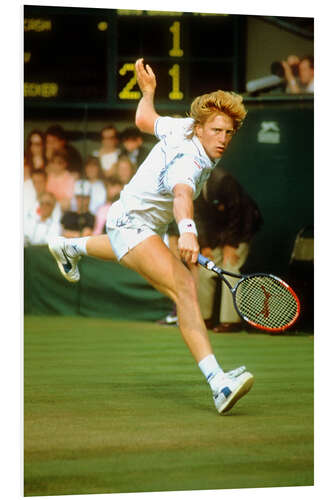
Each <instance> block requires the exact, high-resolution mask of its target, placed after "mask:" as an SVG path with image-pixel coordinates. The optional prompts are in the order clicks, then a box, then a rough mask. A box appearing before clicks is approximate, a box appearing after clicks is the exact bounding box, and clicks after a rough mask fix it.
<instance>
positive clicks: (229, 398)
mask: <svg viewBox="0 0 333 500" xmlns="http://www.w3.org/2000/svg"><path fill="white" fill-rule="evenodd" d="M121 262H122V263H123V264H125V265H126V266H128V267H130V268H132V269H133V270H135V271H137V272H139V273H140V274H141V275H142V276H143V277H145V278H146V279H147V281H149V282H150V283H151V284H152V285H153V286H154V287H155V288H156V289H158V290H159V291H161V292H162V293H164V294H165V295H167V296H169V297H170V298H171V299H172V300H173V301H174V302H175V303H176V305H177V311H178V322H179V328H180V331H181V333H182V336H183V339H184V341H185V343H186V344H187V346H188V347H189V349H190V351H191V353H192V355H193V357H194V358H195V360H196V361H197V363H198V365H199V367H200V369H201V371H202V372H203V374H204V376H205V378H206V380H207V382H208V383H209V385H210V387H211V389H212V392H213V398H214V403H215V406H216V409H217V410H218V412H219V413H224V412H226V411H228V410H230V409H231V408H232V406H233V405H234V404H235V403H236V402H237V401H238V400H239V399H240V398H241V397H242V396H244V395H245V394H246V393H247V392H248V391H249V390H250V389H251V387H252V384H253V376H252V375H251V374H250V373H249V372H245V367H241V368H240V369H238V370H236V371H235V372H234V373H232V374H231V373H228V374H226V373H224V372H223V370H222V368H221V366H220V365H219V364H218V362H217V361H216V359H215V356H214V354H213V351H212V347H211V343H210V340H209V337H208V335H207V330H206V327H205V324H204V321H203V319H202V316H201V312H200V307H199V302H198V297H197V286H196V282H195V279H194V277H193V275H192V273H191V271H189V270H188V269H187V268H186V267H185V266H184V265H183V264H182V262H180V261H179V260H178V259H177V258H176V257H175V256H174V255H173V254H172V253H171V251H170V250H169V249H168V248H167V247H166V245H165V244H164V243H163V241H162V240H161V239H160V238H159V237H158V236H151V237H149V238H147V239H146V240H144V241H143V242H141V243H140V244H139V245H137V246H136V247H135V248H133V249H132V250H130V251H129V252H128V253H127V254H126V255H125V256H124V257H123V259H122V260H121Z"/></svg>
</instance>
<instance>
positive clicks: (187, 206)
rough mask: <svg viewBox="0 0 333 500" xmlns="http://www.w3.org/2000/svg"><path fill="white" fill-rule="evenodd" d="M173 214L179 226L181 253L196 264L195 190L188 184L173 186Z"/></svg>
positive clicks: (187, 261)
mask: <svg viewBox="0 0 333 500" xmlns="http://www.w3.org/2000/svg"><path fill="white" fill-rule="evenodd" d="M173 194H174V200H173V214H174V217H175V220H176V222H177V224H178V227H179V232H180V236H179V239H178V249H179V255H180V258H181V259H182V260H184V261H185V262H186V263H187V264H195V263H196V262H197V260H198V255H199V244H198V238H197V234H196V229H195V225H194V222H193V190H192V188H191V187H189V186H188V185H186V184H176V185H175V187H174V188H173Z"/></svg>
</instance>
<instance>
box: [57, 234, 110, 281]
mask: <svg viewBox="0 0 333 500" xmlns="http://www.w3.org/2000/svg"><path fill="white" fill-rule="evenodd" d="M49 250H50V252H51V254H52V255H53V257H54V258H55V260H56V262H57V265H58V268H59V270H60V272H61V274H62V275H63V276H64V278H66V280H67V281H70V282H72V283H76V282H78V281H79V280H80V272H79V267H78V262H79V260H80V259H81V257H82V256H83V255H89V256H91V257H96V258H99V259H103V260H117V258H116V255H115V253H114V251H113V249H112V246H111V244H110V240H109V238H108V236H107V235H106V234H101V235H98V236H86V237H82V238H64V237H62V236H58V237H57V238H54V239H52V240H51V241H49Z"/></svg>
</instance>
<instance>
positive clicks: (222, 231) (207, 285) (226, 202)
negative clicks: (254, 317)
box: [194, 167, 262, 332]
mask: <svg viewBox="0 0 333 500" xmlns="http://www.w3.org/2000/svg"><path fill="white" fill-rule="evenodd" d="M194 210H195V222H196V225H197V230H198V241H199V245H200V248H201V250H200V251H201V253H202V254H203V255H204V256H205V257H208V258H210V259H212V260H213V261H214V262H215V263H216V264H217V265H218V266H220V267H222V268H224V269H225V270H226V271H230V272H233V273H236V274H237V273H239V271H240V268H241V267H242V266H243V265H244V263H245V261H246V259H247V256H248V253H249V244H250V242H251V240H252V238H253V236H254V234H255V233H256V232H257V231H258V229H259V227H260V226H261V224H262V217H261V214H260V211H259V208H258V207H257V205H256V203H255V202H254V201H253V200H252V199H251V198H250V196H249V195H248V194H247V193H246V192H245V191H244V190H243V188H242V187H241V186H240V184H239V183H238V182H237V181H236V179H234V177H232V176H231V175H230V174H229V173H228V172H226V171H225V170H223V169H222V168H220V167H216V168H215V169H214V170H213V172H212V174H211V176H210V178H209V180H208V181H207V183H206V184H205V185H204V188H203V190H202V192H201V194H200V196H199V197H198V198H197V200H196V202H195V203H194ZM198 273H199V294H198V295H199V303H200V308H201V312H202V315H203V319H204V320H205V322H206V325H207V326H208V327H213V326H214V325H213V323H212V320H213V318H212V313H213V303H214V297H215V291H216V275H215V273H213V272H209V271H207V270H206V269H203V268H201V267H200V266H199V269H198ZM228 279H229V277H228ZM234 280H235V278H230V282H231V284H233V283H234ZM236 281H237V279H236ZM239 329H240V318H239V316H238V314H237V312H236V311H235V308H234V307H233V300H232V295H231V293H230V292H229V290H228V288H227V287H226V285H224V284H222V299H221V305H220V313H219V323H218V324H217V325H216V326H215V328H214V331H215V332H228V331H238V330H239Z"/></svg>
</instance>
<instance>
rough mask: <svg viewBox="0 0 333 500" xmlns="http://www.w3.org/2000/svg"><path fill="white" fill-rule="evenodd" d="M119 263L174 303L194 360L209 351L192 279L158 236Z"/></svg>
mask: <svg viewBox="0 0 333 500" xmlns="http://www.w3.org/2000/svg"><path fill="white" fill-rule="evenodd" d="M120 262H121V263H122V264H124V265H126V266H128V267H130V268H131V269H133V270H135V271H137V272H138V273H139V274H141V275H142V276H143V277H144V278H146V279H147V280H148V281H149V282H150V283H151V284H152V285H153V286H154V287H155V288H156V289H157V290H159V291H160V292H162V293H163V294H164V295H167V296H168V297H170V298H171V299H172V300H173V301H174V302H175V303H176V305H177V311H178V322H179V328H180V330H181V333H182V336H183V338H184V340H185V342H186V344H187V345H188V347H189V349H190V351H191V353H192V354H193V356H194V358H195V359H196V360H197V362H199V361H200V360H201V359H202V358H204V357H205V356H207V355H208V354H212V348H211V344H210V340H209V337H208V335H207V331H206V328H205V324H204V322H203V320H202V317H201V313H200V309H199V303H198V298H197V291H196V283H195V280H194V279H193V276H192V274H191V272H190V271H189V270H188V269H187V268H186V267H185V266H184V264H182V262H181V261H180V260H178V259H177V258H176V257H175V256H174V255H173V254H172V252H171V251H170V250H169V248H168V247H167V246H166V245H165V244H164V243H163V241H162V240H161V238H160V237H159V236H157V235H155V236H150V237H149V238H147V239H145V240H144V241H143V242H141V243H140V244H139V245H137V246H136V247H134V248H132V249H131V250H130V251H129V252H128V253H127V254H126V255H125V256H124V257H123V258H122V259H121V261H120Z"/></svg>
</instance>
